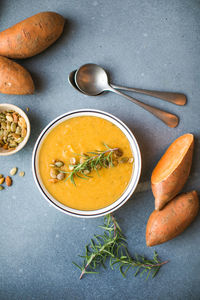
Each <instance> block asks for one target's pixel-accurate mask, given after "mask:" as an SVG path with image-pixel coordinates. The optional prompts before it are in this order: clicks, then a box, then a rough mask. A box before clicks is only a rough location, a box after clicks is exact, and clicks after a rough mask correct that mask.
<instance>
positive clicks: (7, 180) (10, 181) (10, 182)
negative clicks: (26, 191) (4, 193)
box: [5, 176, 12, 186]
mask: <svg viewBox="0 0 200 300" xmlns="http://www.w3.org/2000/svg"><path fill="white" fill-rule="evenodd" d="M5 181H6V185H7V186H11V185H12V179H11V178H10V176H7V177H6V180H5Z"/></svg>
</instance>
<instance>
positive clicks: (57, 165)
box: [54, 161, 64, 168]
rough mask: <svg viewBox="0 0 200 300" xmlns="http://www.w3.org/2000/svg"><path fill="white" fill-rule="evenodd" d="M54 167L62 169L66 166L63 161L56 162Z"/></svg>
mask: <svg viewBox="0 0 200 300" xmlns="http://www.w3.org/2000/svg"><path fill="white" fill-rule="evenodd" d="M54 165H55V166H56V167H58V168H61V167H62V166H64V163H63V162H62V161H56V162H55V164H54Z"/></svg>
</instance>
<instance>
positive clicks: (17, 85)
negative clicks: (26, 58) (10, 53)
mask: <svg viewBox="0 0 200 300" xmlns="http://www.w3.org/2000/svg"><path fill="white" fill-rule="evenodd" d="M34 89H35V88H34V83H33V80H32V78H31V75H30V74H29V72H28V71H27V70H26V69H24V68H23V67H22V66H20V65H19V64H17V63H16V62H14V61H12V60H10V59H8V58H6V57H3V56H0V93H3V94H13V95H25V94H33V92H34Z"/></svg>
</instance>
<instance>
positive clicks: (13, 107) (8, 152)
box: [0, 103, 31, 156]
mask: <svg viewBox="0 0 200 300" xmlns="http://www.w3.org/2000/svg"><path fill="white" fill-rule="evenodd" d="M7 110H14V111H16V112H17V113H18V114H20V116H22V117H23V118H24V120H25V121H26V126H27V134H26V136H25V138H24V140H23V141H22V142H21V143H20V144H19V145H18V146H17V147H16V148H15V149H14V150H5V149H3V148H2V147H0V156H8V155H12V154H14V153H16V152H18V151H20V150H21V149H22V148H23V147H24V146H25V145H26V143H27V142H28V139H29V137H30V133H31V125H30V122H29V119H28V117H27V115H26V114H25V112H24V111H23V110H22V109H21V108H19V107H18V106H16V105H13V104H8V103H1V104H0V112H2V111H7Z"/></svg>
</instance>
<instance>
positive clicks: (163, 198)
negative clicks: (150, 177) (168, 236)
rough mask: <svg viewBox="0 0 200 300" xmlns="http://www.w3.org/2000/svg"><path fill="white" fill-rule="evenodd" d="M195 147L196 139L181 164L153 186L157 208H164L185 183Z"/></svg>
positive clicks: (152, 184)
mask: <svg viewBox="0 0 200 300" xmlns="http://www.w3.org/2000/svg"><path fill="white" fill-rule="evenodd" d="M193 149H194V139H193V142H192V144H191V146H190V148H189V149H188V151H187V153H186V155H185V156H184V158H183V160H182V161H181V163H180V164H179V166H178V167H177V168H176V169H175V170H174V172H173V173H171V174H170V175H169V176H168V177H167V178H166V179H165V180H163V181H161V182H159V183H156V184H154V183H153V182H151V188H152V192H153V195H154V197H155V209H156V210H160V209H162V208H163V207H164V206H165V205H166V204H167V203H168V202H169V201H170V200H171V199H173V198H174V197H175V196H176V195H177V194H178V193H179V192H180V191H181V190H182V188H183V186H184V185H185V183H186V181H187V179H188V176H189V174H190V169H191V165H192V156H193Z"/></svg>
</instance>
